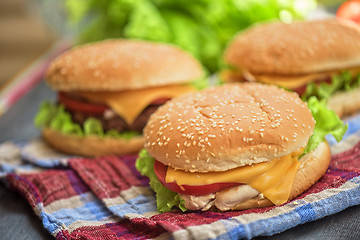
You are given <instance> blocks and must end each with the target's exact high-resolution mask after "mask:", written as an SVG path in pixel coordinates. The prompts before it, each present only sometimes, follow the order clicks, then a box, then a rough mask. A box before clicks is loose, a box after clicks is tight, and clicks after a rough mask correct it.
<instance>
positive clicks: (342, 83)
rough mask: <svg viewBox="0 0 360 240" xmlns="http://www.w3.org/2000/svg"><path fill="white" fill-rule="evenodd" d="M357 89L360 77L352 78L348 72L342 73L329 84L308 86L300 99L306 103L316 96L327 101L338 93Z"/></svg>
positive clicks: (335, 76)
mask: <svg viewBox="0 0 360 240" xmlns="http://www.w3.org/2000/svg"><path fill="white" fill-rule="evenodd" d="M358 87H360V75H356V76H353V75H352V74H351V73H350V72H348V71H344V72H342V73H340V74H337V75H334V76H332V78H331V83H326V82H323V83H320V84H316V83H310V84H308V85H307V86H306V90H305V92H304V93H303V95H302V96H301V98H302V99H303V100H304V101H307V100H308V99H309V98H310V97H311V96H316V97H317V98H318V99H319V100H326V101H327V100H328V99H329V98H330V97H331V96H332V95H334V93H336V92H338V91H351V90H353V89H355V88H358Z"/></svg>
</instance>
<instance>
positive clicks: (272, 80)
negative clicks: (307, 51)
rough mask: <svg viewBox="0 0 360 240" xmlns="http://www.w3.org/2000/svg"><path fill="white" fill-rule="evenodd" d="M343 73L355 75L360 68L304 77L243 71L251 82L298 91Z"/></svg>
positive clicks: (305, 75)
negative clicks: (316, 81)
mask: <svg viewBox="0 0 360 240" xmlns="http://www.w3.org/2000/svg"><path fill="white" fill-rule="evenodd" d="M343 71H349V72H350V73H351V74H352V75H355V74H358V73H359V72H360V68H351V69H343V70H335V71H328V72H320V73H313V74H304V75H261V74H254V73H251V72H248V71H243V73H242V74H243V75H244V76H245V77H246V79H248V80H250V81H258V82H262V83H267V84H274V85H278V86H281V87H284V88H287V89H296V88H299V87H302V86H304V85H306V84H308V83H309V82H313V81H315V80H322V79H326V78H327V77H329V76H332V75H335V74H339V73H341V72H343Z"/></svg>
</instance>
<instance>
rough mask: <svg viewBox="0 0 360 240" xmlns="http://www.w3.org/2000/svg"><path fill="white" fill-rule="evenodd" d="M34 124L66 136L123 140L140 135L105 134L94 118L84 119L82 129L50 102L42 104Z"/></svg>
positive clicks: (64, 111) (132, 132) (134, 133)
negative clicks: (93, 136)
mask: <svg viewBox="0 0 360 240" xmlns="http://www.w3.org/2000/svg"><path fill="white" fill-rule="evenodd" d="M34 124H35V126H36V127H42V126H47V127H50V128H53V129H55V130H58V131H61V132H63V133H66V134H76V135H78V136H85V135H97V136H100V137H117V138H123V139H131V138H132V137H135V136H140V133H138V132H135V131H124V132H118V131H117V130H110V131H108V132H106V133H105V132H104V130H103V128H102V125H101V122H100V121H99V120H97V119H95V118H88V119H86V120H85V122H84V124H83V128H82V127H81V126H80V125H79V124H77V123H74V122H73V121H72V119H71V115H70V113H68V112H66V110H65V108H64V106H62V105H57V104H53V103H50V102H44V103H42V105H41V107H40V110H39V112H38V113H37V115H36V116H35V119H34Z"/></svg>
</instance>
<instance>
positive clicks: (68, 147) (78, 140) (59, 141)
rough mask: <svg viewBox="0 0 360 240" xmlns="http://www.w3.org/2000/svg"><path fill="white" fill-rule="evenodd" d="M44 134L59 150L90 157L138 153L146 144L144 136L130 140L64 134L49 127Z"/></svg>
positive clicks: (43, 131) (46, 139)
mask: <svg viewBox="0 0 360 240" xmlns="http://www.w3.org/2000/svg"><path fill="white" fill-rule="evenodd" d="M42 136H43V138H44V139H45V141H46V142H48V143H49V144H50V145H51V146H52V147H54V148H56V149H57V150H60V151H62V152H65V153H69V154H75V155H82V156H90V157H96V156H103V155H114V154H115V155H121V154H131V153H136V152H138V151H139V150H140V149H141V148H142V147H143V146H144V139H143V137H142V136H139V137H133V138H131V139H129V140H125V139H121V138H112V137H98V136H95V135H88V136H85V137H82V136H77V135H73V134H64V133H62V132H60V131H57V130H54V129H51V128H48V127H45V128H43V130H42Z"/></svg>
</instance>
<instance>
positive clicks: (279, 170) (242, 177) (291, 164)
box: [165, 148, 304, 210]
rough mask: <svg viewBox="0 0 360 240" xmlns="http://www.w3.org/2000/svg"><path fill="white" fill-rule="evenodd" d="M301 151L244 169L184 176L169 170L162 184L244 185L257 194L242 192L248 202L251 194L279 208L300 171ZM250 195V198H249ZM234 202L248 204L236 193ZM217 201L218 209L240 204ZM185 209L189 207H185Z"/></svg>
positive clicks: (189, 173) (186, 173)
mask: <svg viewBox="0 0 360 240" xmlns="http://www.w3.org/2000/svg"><path fill="white" fill-rule="evenodd" d="M303 151H304V148H301V149H299V150H298V151H295V152H293V153H291V154H288V155H286V156H283V157H279V158H275V159H272V160H271V161H268V162H263V163H258V164H254V165H249V166H243V167H239V168H234V169H230V170H227V171H223V172H206V173H199V172H187V171H183V170H179V169H174V168H171V167H168V168H167V173H166V178H165V181H166V183H172V182H174V183H176V184H177V185H179V186H180V187H181V186H183V185H187V186H201V185H208V184H214V183H224V182H228V183H241V184H246V185H248V186H250V187H251V188H252V189H255V190H256V191H254V190H251V188H250V190H249V188H248V189H247V191H245V192H244V194H245V195H248V197H249V198H252V197H255V196H257V195H258V194H256V195H255V196H253V194H254V193H256V192H257V193H261V194H262V195H263V196H265V197H266V198H268V199H269V200H270V201H271V202H272V203H274V204H275V205H280V204H283V203H285V202H287V201H288V199H289V196H290V192H291V188H292V183H293V181H294V177H295V174H296V171H297V169H298V167H299V161H298V159H299V156H300V155H301V154H302V153H303ZM233 188H238V187H233ZM233 191H234V190H233ZM249 191H250V192H252V193H253V194H248V193H249ZM235 192H236V191H235ZM220 193H221V192H220ZM223 194H224V193H221V195H223ZM234 194H235V193H234ZM227 195H229V193H227ZM181 196H182V197H183V198H185V199H186V198H187V197H184V196H185V194H182V195H181ZM193 198H194V197H193ZM208 198H212V196H211V195H208ZM237 198H240V199H241V200H243V201H245V200H247V198H244V197H243V195H241V194H240V195H239V193H238V197H237ZM220 199H222V201H220V202H217V204H218V205H225V206H228V207H233V206H230V205H231V204H229V202H228V201H229V200H230V201H231V202H233V203H234V206H235V205H236V204H237V203H239V201H236V200H238V199H235V201H234V198H224V197H220ZM224 201H225V202H224ZM185 206H188V204H186V205H185ZM192 210H195V209H192Z"/></svg>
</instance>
